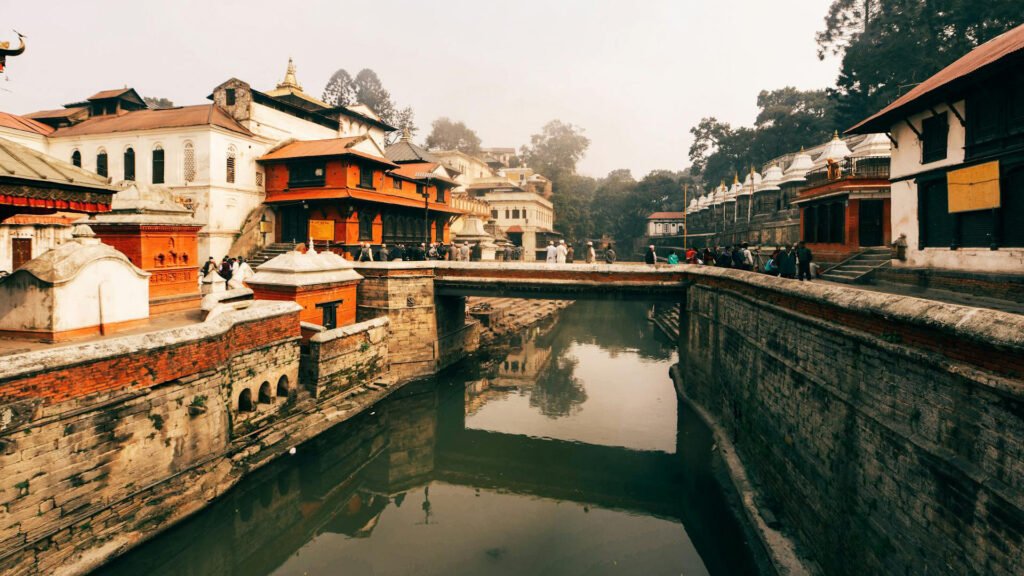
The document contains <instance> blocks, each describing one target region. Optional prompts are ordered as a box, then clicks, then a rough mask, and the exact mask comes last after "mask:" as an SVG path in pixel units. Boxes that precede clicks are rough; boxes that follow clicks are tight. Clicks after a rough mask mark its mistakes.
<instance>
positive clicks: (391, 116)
mask: <svg viewBox="0 0 1024 576" xmlns="http://www.w3.org/2000/svg"><path fill="white" fill-rule="evenodd" d="M322 100H323V101H324V102H326V103H327V104H330V105H332V106H353V105H355V104H364V105H366V106H369V107H370V109H371V110H373V111H374V112H375V113H376V114H377V116H380V119H381V120H383V121H384V122H386V123H388V124H390V125H392V126H394V127H396V128H398V131H397V132H393V133H391V134H389V135H388V137H387V138H386V142H385V143H386V144H391V143H393V142H394V141H396V140H397V139H398V138H399V137H400V136H401V133H402V131H403V130H408V131H409V133H410V134H415V133H416V132H417V128H416V123H415V121H414V113H413V110H412V107H409V106H406V107H405V108H399V107H398V105H397V104H395V102H394V101H393V100H392V99H391V93H390V92H388V90H387V89H386V88H384V83H383V82H381V79H380V77H379V76H377V73H376V72H374V71H373V70H371V69H369V68H363V69H362V70H360V71H359V73H358V74H356V77H355V78H353V77H352V76H351V75H350V74H349V73H348V71H346V70H344V69H339V70H338V71H337V72H335V73H334V74H333V75H331V78H330V80H328V81H327V85H326V86H324V92H323V98H322Z"/></svg>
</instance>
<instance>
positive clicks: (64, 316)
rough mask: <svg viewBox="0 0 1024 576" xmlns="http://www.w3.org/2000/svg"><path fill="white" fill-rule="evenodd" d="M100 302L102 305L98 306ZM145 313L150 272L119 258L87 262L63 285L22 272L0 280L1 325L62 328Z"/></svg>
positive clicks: (6, 327)
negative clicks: (141, 273) (141, 271)
mask: <svg viewBox="0 0 1024 576" xmlns="http://www.w3.org/2000/svg"><path fill="white" fill-rule="evenodd" d="M101 304H102V310H101ZM148 317H149V276H148V275H146V276H142V277H140V276H138V275H137V274H136V272H135V271H134V270H133V269H132V268H131V267H130V265H128V264H126V263H124V262H122V261H119V260H97V261H94V262H91V263H90V264H87V265H86V266H85V268H84V269H82V270H81V271H80V272H79V273H78V275H77V276H76V277H75V278H74V279H72V280H71V281H70V282H67V283H66V284H63V285H59V286H56V287H52V288H51V287H48V286H44V285H42V284H41V283H40V282H39V281H38V280H37V279H36V278H35V277H34V276H32V275H31V274H27V273H25V272H22V273H20V274H17V275H15V276H12V277H9V278H6V279H4V280H2V281H0V330H53V331H56V332H63V331H66V330H75V329H78V328H89V327H92V326H98V325H99V324H100V323H101V319H102V323H105V324H110V323H114V322H125V321H129V320H138V319H143V318H148Z"/></svg>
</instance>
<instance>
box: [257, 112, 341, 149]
mask: <svg viewBox="0 0 1024 576" xmlns="http://www.w3.org/2000/svg"><path fill="white" fill-rule="evenodd" d="M247 127H248V128H249V130H251V131H252V132H254V133H256V134H259V135H260V136H263V137H265V138H270V139H271V140H275V141H282V140H287V139H288V138H295V139H296V140H322V139H324V138H337V137H338V130H334V129H331V128H328V127H326V126H321V125H320V124H315V123H313V122H309V121H306V120H303V119H302V118H296V117H295V116H292V115H291V114H287V113H285V112H281V111H280V110H275V109H273V108H270V107H268V106H264V105H262V104H256V103H253V105H252V111H251V116H250V119H249V122H248V126H247Z"/></svg>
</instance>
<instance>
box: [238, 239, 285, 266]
mask: <svg viewBox="0 0 1024 576" xmlns="http://www.w3.org/2000/svg"><path fill="white" fill-rule="evenodd" d="M294 249H295V244H294V243H291V242H279V243H276V244H267V245H266V246H264V247H263V249H262V250H260V251H259V252H257V253H256V254H254V255H253V257H252V258H250V259H249V266H252V267H253V268H255V267H257V266H259V265H260V264H263V263H264V262H266V261H267V260H270V259H271V258H273V257H275V256H278V255H280V254H284V253H285V252H291V251H292V250H294Z"/></svg>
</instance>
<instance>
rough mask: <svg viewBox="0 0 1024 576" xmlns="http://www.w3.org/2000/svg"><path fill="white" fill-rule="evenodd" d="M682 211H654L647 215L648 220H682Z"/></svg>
mask: <svg viewBox="0 0 1024 576" xmlns="http://www.w3.org/2000/svg"><path fill="white" fill-rule="evenodd" d="M682 218H683V213H682V212H655V213H653V214H651V215H650V216H648V217H647V219H648V220H682Z"/></svg>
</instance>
